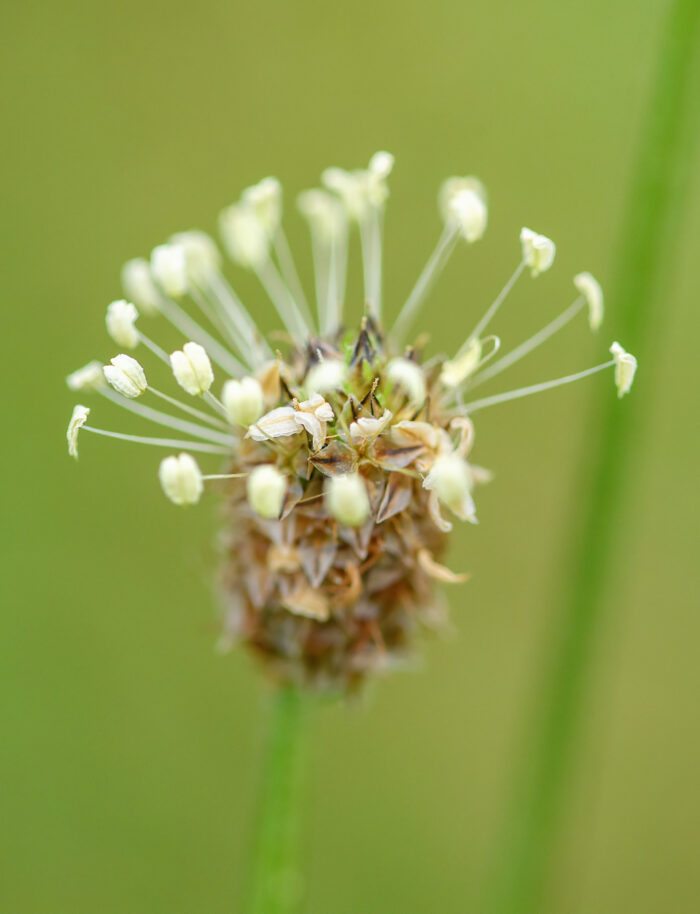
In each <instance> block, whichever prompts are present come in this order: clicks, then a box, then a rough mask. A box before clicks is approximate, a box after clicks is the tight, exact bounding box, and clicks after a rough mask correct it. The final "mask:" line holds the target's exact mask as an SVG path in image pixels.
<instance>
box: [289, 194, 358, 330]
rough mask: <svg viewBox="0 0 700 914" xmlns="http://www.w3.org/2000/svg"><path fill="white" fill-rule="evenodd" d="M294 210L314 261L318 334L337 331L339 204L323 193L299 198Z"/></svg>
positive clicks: (343, 238) (342, 222)
mask: <svg viewBox="0 0 700 914" xmlns="http://www.w3.org/2000/svg"><path fill="white" fill-rule="evenodd" d="M297 206H298V208H299V211H300V212H301V213H302V215H303V216H305V217H306V219H307V221H308V223H309V230H310V232H311V247H312V253H313V260H314V278H315V285H316V304H317V310H318V321H319V327H320V330H321V333H322V334H323V335H327V334H329V333H331V332H334V331H335V330H337V328H338V325H339V323H340V309H342V305H343V298H344V293H345V272H346V261H347V237H348V229H347V216H346V213H345V209H344V208H343V206H342V204H341V203H339V202H338V200H336V199H335V197H333V196H332V195H331V194H329V193H328V192H326V191H325V190H318V189H314V190H306V191H304V192H303V193H301V194H299V197H298V198H297Z"/></svg>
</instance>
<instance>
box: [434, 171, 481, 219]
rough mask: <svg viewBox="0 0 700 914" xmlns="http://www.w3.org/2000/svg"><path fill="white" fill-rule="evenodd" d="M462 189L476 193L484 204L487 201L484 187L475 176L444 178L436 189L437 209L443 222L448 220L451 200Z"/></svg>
mask: <svg viewBox="0 0 700 914" xmlns="http://www.w3.org/2000/svg"><path fill="white" fill-rule="evenodd" d="M464 191H471V193H473V194H476V196H477V197H479V198H480V199H481V200H482V201H483V202H484V204H485V203H486V202H487V196H486V188H485V186H484V185H483V184H482V182H481V181H480V180H479V179H478V178H475V177H474V176H473V175H468V176H466V177H463V178H462V177H452V178H445V180H444V181H443V182H442V184H441V185H440V190H439V191H438V209H439V210H440V215H441V216H442V218H443V221H444V222H449V221H450V217H451V215H452V213H451V207H452V201H453V200H454V198H455V197H456V196H458V195H459V194H461V193H464Z"/></svg>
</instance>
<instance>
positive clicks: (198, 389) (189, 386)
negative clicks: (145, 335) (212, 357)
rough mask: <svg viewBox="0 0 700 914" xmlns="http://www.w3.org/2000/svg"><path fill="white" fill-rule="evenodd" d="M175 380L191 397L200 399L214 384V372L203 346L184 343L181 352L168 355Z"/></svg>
mask: <svg viewBox="0 0 700 914" xmlns="http://www.w3.org/2000/svg"><path fill="white" fill-rule="evenodd" d="M170 366H171V368H172V370H173V374H174V375H175V380H176V381H177V383H178V384H179V385H180V387H182V389H183V390H185V391H187V393H188V394H191V395H192V396H193V397H201V396H202V394H205V393H206V392H207V391H208V390H209V388H210V387H211V385H212V384H213V383H214V372H213V370H212V367H211V362H210V361H209V356H208V355H207V353H206V350H205V348H204V346H200V345H199V343H185V345H184V346H183V347H182V350H181V351H180V350H178V351H177V352H173V353H171V354H170Z"/></svg>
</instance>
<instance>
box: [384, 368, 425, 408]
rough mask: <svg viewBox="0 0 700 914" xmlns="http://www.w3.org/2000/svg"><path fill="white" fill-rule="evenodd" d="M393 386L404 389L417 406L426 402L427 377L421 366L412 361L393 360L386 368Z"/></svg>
mask: <svg viewBox="0 0 700 914" xmlns="http://www.w3.org/2000/svg"><path fill="white" fill-rule="evenodd" d="M386 374H387V377H388V378H389V380H390V381H391V382H392V384H396V385H397V386H399V387H402V388H403V389H404V390H405V391H406V393H407V394H408V398H409V400H410V401H411V403H413V404H414V405H415V406H421V405H422V404H423V403H424V402H425V375H424V373H423V369H422V368H421V367H420V365H417V364H416V363H415V362H412V361H411V360H410V359H392V360H391V361H390V362H389V364H388V365H387V367H386Z"/></svg>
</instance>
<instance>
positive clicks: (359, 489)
mask: <svg viewBox="0 0 700 914" xmlns="http://www.w3.org/2000/svg"><path fill="white" fill-rule="evenodd" d="M326 505H327V507H328V511H329V512H330V514H331V516H332V517H334V518H335V519H336V520H337V521H338V523H340V524H345V525H346V526H348V527H360V526H361V525H362V524H364V522H365V521H366V520H367V518H368V517H369V511H370V504H369V497H368V495H367V487H366V486H365V484H364V482H363V480H362V477H361V476H360V475H359V474H358V473H353V474H351V475H348V476H334V477H333V478H331V479H330V480H329V481H328V482H327V483H326Z"/></svg>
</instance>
